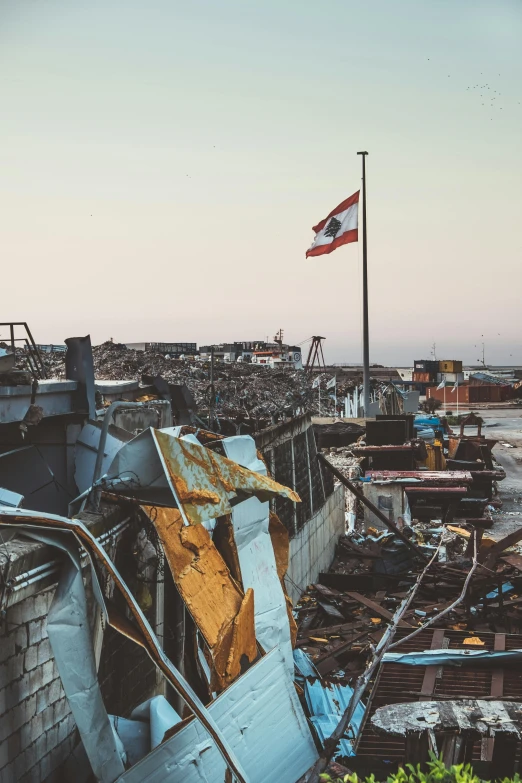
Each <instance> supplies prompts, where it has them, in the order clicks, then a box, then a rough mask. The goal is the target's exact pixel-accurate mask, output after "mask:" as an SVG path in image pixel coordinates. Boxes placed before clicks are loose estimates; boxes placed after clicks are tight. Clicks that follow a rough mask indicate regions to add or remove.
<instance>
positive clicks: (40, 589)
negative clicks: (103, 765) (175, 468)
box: [0, 520, 163, 783]
mask: <svg viewBox="0 0 522 783" xmlns="http://www.w3.org/2000/svg"><path fill="white" fill-rule="evenodd" d="M126 535H127V536H128V535H132V530H131V529H130V528H129V523H128V520H124V521H123V522H118V521H115V520H112V521H111V520H108V521H107V533H105V534H103V535H102V536H101V540H102V541H103V543H104V546H105V547H106V548H107V551H108V552H109V553H111V556H113V557H115V559H116V561H117V562H118V564H119V567H120V568H121V569H122V571H123V572H125V573H126V576H127V578H129V582H131V583H132V581H131V575H130V573H129V569H131V568H132V563H130V564H129V565H128V567H127V566H126V564H125V562H124V561H125V559H133V560H135V558H129V556H128V553H129V552H132V551H133V550H136V548H137V547H136V546H131V545H129V541H128V540H127V541H126V540H125V536H126ZM135 538H136V536H135V534H134V539H135ZM131 543H132V542H131ZM126 552H127V554H126ZM85 565H87V561H86V560H85ZM0 569H1V573H0V599H1V602H0V608H1V609H3V610H4V612H3V613H2V614H3V617H2V620H1V623H0V780H1V781H2V783H29V781H39V783H43V781H48V782H49V783H50V782H51V781H60V783H62V781H74V782H75V783H81V780H82V777H81V774H80V771H81V770H82V769H83V771H84V772H87V771H88V769H89V766H88V762H86V761H85V757H84V754H83V749H81V746H79V745H78V743H79V739H78V732H77V730H76V724H75V721H74V718H73V716H72V713H71V711H70V709H69V706H68V703H67V699H66V697H65V693H64V691H63V688H62V684H61V681H60V677H59V675H58V671H57V667H56V663H55V660H54V657H53V654H52V651H51V647H50V643H49V638H48V635H47V615H48V612H49V607H50V606H51V603H52V601H53V598H54V594H55V589H56V580H57V578H58V575H59V572H60V570H59V569H60V559H59V556H58V558H57V555H56V550H53V549H52V548H51V547H47V546H45V545H42V544H37V543H33V542H29V541H27V542H25V541H24V542H19V541H16V542H15V541H13V542H8V543H6V544H5V545H4V546H2V547H1V549H0ZM85 582H86V588H87V594H88V596H90V577H89V571H88V569H86V572H85ZM6 583H8V584H9V589H8V590H6V589H5V586H6ZM144 584H146V583H144ZM137 592H138V591H137ZM138 594H139V593H138ZM142 600H143V602H144V604H145V605H148V606H149V609H148V614H150V616H151V618H152V620H151V621H152V622H153V625H155V626H156V628H158V625H159V624H160V622H162V619H163V618H162V613H163V605H158V595H157V593H156V591H155V590H151V591H150V595H144V596H143V598H142ZM90 601H92V599H90ZM160 615H161V616H160ZM92 620H93V625H95V613H94V611H93V612H92ZM100 628H101V626H100ZM94 636H95V639H96V629H94ZM98 645H99V653H98V654H99V658H100V664H99V675H100V682H101V686H102V690H103V693H104V697H105V698H106V700H107V704H108V705H109V706H110V707H111V708H113V709H114V711H115V712H116V713H125V712H128V711H129V709H131V708H132V707H133V706H135V704H137V703H140V702H142V701H144V700H145V699H146V698H147V697H149V696H151V695H153V694H154V693H156V692H157V693H161V692H162V690H163V684H161V685H158V680H157V678H156V672H155V667H154V665H153V664H152V662H151V661H150V659H149V657H148V656H147V654H146V653H145V651H144V650H142V649H141V648H139V647H137V646H136V645H135V644H133V643H132V642H130V641H129V640H126V639H124V638H123V637H121V636H120V635H119V634H116V633H115V632H114V631H113V630H112V629H111V628H105V629H104V630H103V635H101V634H100V635H99V636H98ZM75 749H76V751H78V749H80V753H79V760H77V758H76V754H73V750H75ZM71 754H73V755H71ZM78 764H79V765H80V766H78Z"/></svg>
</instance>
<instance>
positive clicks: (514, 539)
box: [484, 527, 522, 568]
mask: <svg viewBox="0 0 522 783" xmlns="http://www.w3.org/2000/svg"><path fill="white" fill-rule="evenodd" d="M521 538H522V527H520V528H518V529H517V530H515V531H514V532H513V533H510V534H509V535H508V536H506V537H505V538H502V539H501V540H500V541H497V543H496V544H494V546H492V547H491V549H490V550H488V555H487V558H486V560H485V561H484V565H485V566H486V567H487V568H492V567H493V565H494V564H495V562H496V559H497V557H498V556H499V555H500V554H501V553H502V552H503V551H504V550H505V549H507V548H508V547H510V546H513V544H516V543H518V541H520V539H521Z"/></svg>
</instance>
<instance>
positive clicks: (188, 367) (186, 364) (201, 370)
mask: <svg viewBox="0 0 522 783" xmlns="http://www.w3.org/2000/svg"><path fill="white" fill-rule="evenodd" d="M93 356H94V370H95V374H96V378H97V379H99V380H141V376H142V375H144V374H145V375H152V376H155V375H162V376H163V378H165V380H166V381H168V382H169V383H185V384H186V385H187V386H188V388H189V389H190V391H191V392H192V394H193V395H194V398H195V400H196V403H197V404H198V407H201V408H204V407H207V406H208V404H209V402H210V389H209V386H210V362H208V361H205V362H204V361H200V360H194V359H168V358H166V357H165V356H164V355H163V354H160V353H153V352H150V351H147V352H145V351H135V350H129V349H128V348H126V347H125V346H123V345H121V344H118V343H111V342H106V343H102V345H97V346H95V347H94V348H93ZM43 358H44V361H45V363H46V365H47V367H48V371H49V374H50V376H51V377H53V378H64V377H65V364H64V362H65V354H61V353H54V354H45V355H44V357H43ZM330 378H331V376H330V375H328V374H324V375H323V376H322V382H321V406H320V408H319V391H318V389H317V388H315V389H312V378H310V377H309V376H308V375H307V374H306V373H305V372H304V371H303V370H294V369H293V368H284V369H279V368H278V369H272V368H270V367H264V366H259V365H257V366H256V365H253V364H248V363H240V362H235V363H230V364H228V363H226V364H225V363H223V362H216V364H215V368H214V387H215V390H216V409H217V410H218V411H221V413H222V414H223V415H225V416H226V415H232V414H235V413H237V412H243V413H244V414H247V415H248V416H252V417H256V416H278V415H279V414H281V413H284V414H285V415H293V414H295V413H299V412H300V411H302V410H307V411H310V412H311V413H313V414H316V413H319V412H322V413H323V414H327V413H329V414H333V412H334V400H333V395H332V393H331V391H328V390H326V383H327V381H328V380H329V379H330ZM345 391H346V390H345V389H344V387H343V388H341V387H340V386H339V388H338V396H339V397H341V396H343V395H344V394H345Z"/></svg>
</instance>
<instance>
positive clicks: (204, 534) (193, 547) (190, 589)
mask: <svg viewBox="0 0 522 783" xmlns="http://www.w3.org/2000/svg"><path fill="white" fill-rule="evenodd" d="M144 510H145V511H146V513H147V515H148V516H149V517H150V519H151V520H152V521H153V523H154V525H155V527H156V530H157V532H158V535H159V537H160V540H161V543H162V545H163V550H164V552H165V557H166V559H167V562H168V564H169V566H170V570H171V572H172V576H173V578H174V582H175V583H176V586H177V588H178V590H179V592H180V595H181V597H182V599H183V601H184V602H185V604H186V607H187V609H188V611H189V612H190V614H191V616H192V618H193V619H194V622H195V623H196V625H197V626H198V628H199V630H200V631H201V634H202V636H203V638H204V639H205V641H206V643H207V644H208V645H209V647H210V648H213V647H214V646H215V645H216V644H217V642H218V640H219V638H220V636H222V635H223V633H224V631H225V629H226V628H227V627H228V626H229V625H231V624H232V622H233V620H234V618H235V617H236V615H237V613H238V612H239V609H240V607H241V602H242V600H243V593H242V591H241V590H240V589H239V587H238V585H237V584H236V583H235V582H234V580H233V579H232V576H231V574H230V571H229V570H228V568H227V565H226V563H225V561H224V560H223V558H222V557H221V555H220V554H219V552H218V551H217V549H216V547H215V546H214V544H213V542H212V539H211V538H210V534H209V532H208V531H207V530H206V528H204V527H203V525H189V526H186V525H183V520H182V518H181V514H180V512H179V510H178V509H174V508H156V507H151V506H146V507H144Z"/></svg>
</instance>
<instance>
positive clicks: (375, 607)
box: [342, 592, 413, 628]
mask: <svg viewBox="0 0 522 783" xmlns="http://www.w3.org/2000/svg"><path fill="white" fill-rule="evenodd" d="M346 595H347V596H349V597H350V598H353V600H354V601H357V603H360V604H363V606H367V607H368V609H371V610H372V612H375V614H377V615H379V616H380V617H384V618H385V619H386V620H391V619H392V618H393V614H392V613H391V612H389V611H388V610H387V609H385V608H384V607H383V606H379V604H376V603H375V601H372V600H371V599H370V598H366V596H365V595H361V594H360V593H352V592H347V593H346ZM342 600H344V596H343V599H342ZM398 624H399V626H401V627H402V628H413V626H412V625H410V624H409V623H405V622H404V620H399V623H398Z"/></svg>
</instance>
